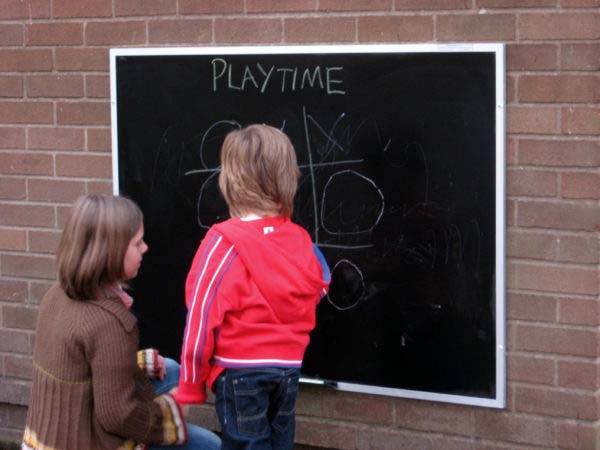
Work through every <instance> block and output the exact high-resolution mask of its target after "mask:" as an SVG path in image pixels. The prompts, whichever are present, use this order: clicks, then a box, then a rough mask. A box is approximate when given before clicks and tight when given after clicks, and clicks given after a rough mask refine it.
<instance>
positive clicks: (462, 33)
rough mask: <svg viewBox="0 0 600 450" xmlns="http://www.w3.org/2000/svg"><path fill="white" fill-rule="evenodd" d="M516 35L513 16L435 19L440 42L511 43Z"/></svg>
mask: <svg viewBox="0 0 600 450" xmlns="http://www.w3.org/2000/svg"><path fill="white" fill-rule="evenodd" d="M515 35H516V23H515V16H514V15H513V14H469V15H463V14H461V15H458V14H457V15H443V16H439V17H438V18H437V24H436V37H437V39H438V40H440V41H512V40H514V39H515Z"/></svg>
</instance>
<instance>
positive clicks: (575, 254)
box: [557, 236, 600, 264]
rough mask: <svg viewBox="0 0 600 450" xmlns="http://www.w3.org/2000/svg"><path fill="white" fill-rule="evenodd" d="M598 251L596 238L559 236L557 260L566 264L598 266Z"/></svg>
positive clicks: (599, 253)
mask: <svg viewBox="0 0 600 450" xmlns="http://www.w3.org/2000/svg"><path fill="white" fill-rule="evenodd" d="M599 250H600V249H599V248H598V239H597V238H596V237H586V236H560V238H559V242H558V256H557V259H558V260H559V261H566V262H575V263H583V264H598V262H599V259H598V257H599V255H600V251H599Z"/></svg>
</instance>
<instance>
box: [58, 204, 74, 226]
mask: <svg viewBox="0 0 600 450" xmlns="http://www.w3.org/2000/svg"><path fill="white" fill-rule="evenodd" d="M70 215H71V207H70V206H57V208H56V223H57V227H58V228H60V229H63V228H64V227H65V224H66V223H67V219H68V218H69V216H70Z"/></svg>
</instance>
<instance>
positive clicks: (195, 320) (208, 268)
mask: <svg viewBox="0 0 600 450" xmlns="http://www.w3.org/2000/svg"><path fill="white" fill-rule="evenodd" d="M235 257H236V252H235V249H234V247H233V245H232V244H230V243H229V242H227V241H226V240H225V239H223V237H222V236H221V235H219V234H218V233H216V232H214V231H210V232H209V233H207V235H206V237H205V238H204V240H203V241H202V244H201V245H200V248H199V249H198V251H197V252H196V256H195V257H194V261H193V262H192V267H191V269H190V272H189V274H188V278H187V281H186V304H187V307H188V315H187V320H186V327H185V333H184V340H183V347H182V352H181V375H180V379H179V387H178V388H177V392H176V393H175V399H176V400H177V401H178V402H179V403H199V404H201V403H204V402H205V401H206V381H207V379H208V376H209V374H210V363H211V357H212V356H213V350H214V344H215V336H214V334H215V330H216V329H217V328H218V326H219V325H220V324H221V322H222V321H223V317H224V315H225V312H226V310H227V308H228V307H227V303H226V301H225V300H224V299H223V298H218V299H217V300H215V298H216V297H218V291H219V286H220V284H221V282H222V280H223V278H224V277H225V276H226V274H227V271H228V269H229V266H230V264H231V262H232V261H233V260H234V259H235Z"/></svg>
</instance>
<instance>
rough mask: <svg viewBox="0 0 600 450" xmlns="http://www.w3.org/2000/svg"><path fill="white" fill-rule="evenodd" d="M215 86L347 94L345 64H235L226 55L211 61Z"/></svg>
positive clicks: (213, 85)
mask: <svg viewBox="0 0 600 450" xmlns="http://www.w3.org/2000/svg"><path fill="white" fill-rule="evenodd" d="M211 70H212V89H213V91H215V92H216V91H217V90H222V89H232V90H236V91H242V92H243V91H250V90H258V91H259V92H260V93H261V94H262V93H264V92H265V91H266V90H267V89H278V90H280V91H281V92H282V93H284V92H294V91H301V90H305V89H313V90H314V89H318V90H322V91H323V92H324V93H325V94H327V95H345V94H346V91H345V89H344V79H343V75H344V72H343V70H344V68H343V67H321V66H313V67H297V66H296V67H277V66H273V65H271V66H268V65H262V64H260V63H258V62H257V63H256V64H254V65H240V66H234V65H233V64H232V63H230V62H228V61H227V60H225V59H223V58H214V59H213V60H212V61H211Z"/></svg>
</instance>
